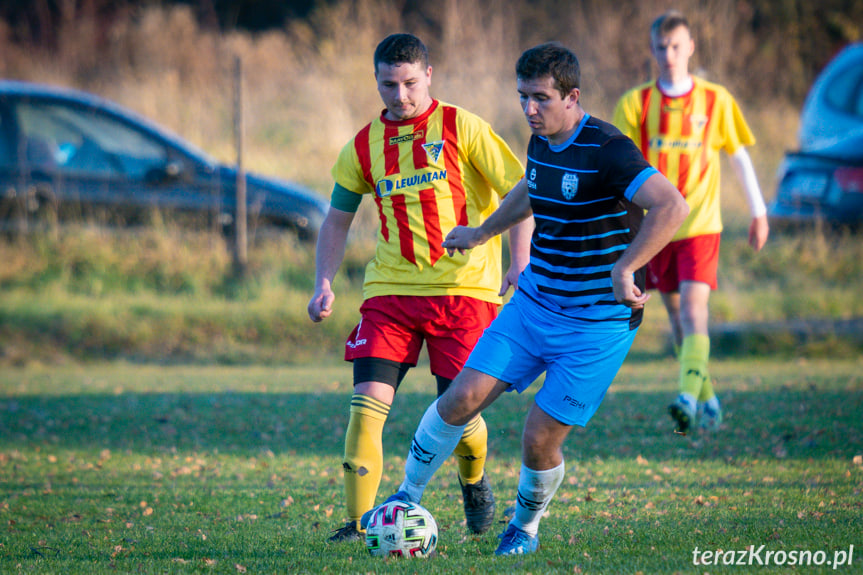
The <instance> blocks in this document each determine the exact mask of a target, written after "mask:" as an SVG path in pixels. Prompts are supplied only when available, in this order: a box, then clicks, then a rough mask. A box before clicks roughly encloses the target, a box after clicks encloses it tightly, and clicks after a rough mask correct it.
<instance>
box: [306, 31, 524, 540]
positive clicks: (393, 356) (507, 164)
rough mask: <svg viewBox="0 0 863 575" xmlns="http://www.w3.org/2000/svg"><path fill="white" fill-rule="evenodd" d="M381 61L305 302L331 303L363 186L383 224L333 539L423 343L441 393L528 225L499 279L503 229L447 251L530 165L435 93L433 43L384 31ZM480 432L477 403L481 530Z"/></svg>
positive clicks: (497, 299)
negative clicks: (371, 112) (371, 110)
mask: <svg viewBox="0 0 863 575" xmlns="http://www.w3.org/2000/svg"><path fill="white" fill-rule="evenodd" d="M374 65H375V78H376V79H377V86H378V92H379V94H380V96H381V99H382V100H383V102H384V104H385V105H386V109H385V110H383V111H382V112H381V114H380V116H379V117H378V118H376V119H375V120H373V121H372V122H371V123H369V124H368V125H367V126H365V127H364V128H363V129H362V130H360V131H359V133H358V134H357V135H356V136H355V137H354V138H353V139H352V140H351V141H350V142H348V144H347V145H346V146H345V147H344V148H343V149H342V151H341V153H340V154H339V158H338V160H337V161H336V164H335V166H334V167H333V178H334V179H335V187H334V189H333V194H332V199H331V201H330V204H331V205H330V210H329V212H328V214H327V217H326V219H325V221H324V223H323V226H322V228H321V231H320V234H319V238H318V246H317V258H316V267H317V272H316V277H315V294H314V296H312V299H311V300H310V301H309V305H308V312H309V317H310V318H311V319H312V321H316V322H317V321H321V320H323V319H325V318H326V317H328V316H329V315H330V313H331V311H332V306H333V301H334V300H335V295H334V293H333V289H332V281H333V278H334V277H335V275H336V272H337V271H338V268H339V266H340V265H341V262H342V260H343V258H344V252H345V245H346V242H347V235H348V231H349V229H350V226H351V223H352V222H353V219H354V214H355V212H356V210H357V208H358V206H359V204H360V201H361V200H362V198H363V196H365V195H370V196H372V197H373V198H374V201H375V203H376V205H377V210H378V215H379V217H380V229H379V232H378V238H377V245H376V250H375V256H374V259H372V261H371V262H369V264H368V266H367V267H366V273H365V282H364V285H363V298H364V302H363V304H362V306H361V308H360V312H361V319H360V323H359V324H358V325H357V326H356V327H355V328H354V330H353V332H352V333H351V334H350V336H349V337H348V340H347V342H346V345H345V359H346V360H348V361H351V362H353V370H354V394H353V396H352V398H351V407H350V420H349V423H348V429H347V433H346V437H345V458H344V463H343V467H344V480H345V496H346V504H347V513H348V521H347V523H346V524H345V526H344V527H341V528H339V529H337V530H336V531H335V532H334V533H333V535H332V536H331V537H330V541H334V542H335V541H345V540H354V539H360V538H361V537H362V536H363V534H362V531H361V528H360V525H359V519H360V517H361V516H362V515H363V513H365V512H366V511H368V510H370V509H372V507H373V506H374V503H375V496H376V494H377V490H378V486H379V484H380V479H381V475H382V467H383V451H382V435H383V427H384V423H385V422H386V419H387V416H388V414H389V410H390V406H391V405H392V402H393V398H394V396H395V393H396V390H397V389H398V386H399V384H400V383H401V381H402V379H403V378H404V376H405V374H406V373H407V371H408V369H409V368H410V367H413V366H415V365H416V363H417V359H418V355H419V351H420V348H421V347H422V344H423V342H424V341H425V343H426V349H427V351H428V356H429V363H430V368H431V372H432V374H434V376H435V378H436V380H437V393H438V395H440V394H442V393H443V391H444V390H445V389H446V388H447V386H449V384H450V382H451V381H452V379H453V378H454V377H455V376H456V375H457V374H458V372H459V371H460V370H461V367H462V365H463V364H464V362H465V360H466V359H467V357H468V355H469V353H470V351H471V350H472V349H473V346H474V344H475V343H476V341H477V339H479V336H480V335H481V334H482V331H483V330H484V329H485V328H486V326H488V324H489V323H491V321H492V319H494V317H495V316H496V315H497V308H498V305H499V304H500V303H501V302H502V299H501V296H502V295H503V294H505V293H506V291H507V290H508V288H509V286H511V285H512V286H516V283H517V277H518V274H519V273H520V272H521V270H522V269H524V267H525V266H526V265H527V261H528V259H529V257H530V254H529V250H530V234H531V232H532V230H533V224H532V221H530V220H527V221H525V222H523V224H521V225H520V226H519V227H518V228H516V229H514V231H512V232H511V233H510V251H511V267H510V269H509V271H508V272H507V273H506V275H505V276H503V279H502V264H501V242H500V241H495V242H489V243H488V244H487V245H486V246H483V249H475V250H472V251H471V252H470V253H468V254H464V255H459V256H457V257H442V256H444V249H443V246H442V245H441V244H442V242H443V238H444V237H445V235H446V234H447V233H448V232H449V231H450V230H451V229H453V228H454V227H456V226H458V225H463V226H477V225H479V224H480V223H482V222H483V221H484V220H485V218H486V217H488V215H490V214H491V213H492V212H494V211H495V209H496V208H497V206H498V205H499V203H500V199H501V197H503V196H504V195H506V193H507V192H508V191H509V190H510V189H512V188H513V187H514V186H515V184H516V183H517V182H519V180H521V179H522V177H523V176H524V169H523V167H522V165H521V163H520V162H519V161H518V159H517V158H516V156H515V155H514V154H513V152H512V150H510V148H509V146H507V144H506V143H505V142H504V141H503V139H501V138H500V137H499V136H498V135H497V134H495V133H494V131H492V129H491V127H490V126H489V125H488V123H487V122H485V121H484V120H482V119H481V118H479V117H478V116H476V115H474V114H471V113H469V112H467V111H465V110H463V109H461V108H459V107H457V106H453V105H450V104H446V103H444V102H441V101H439V100H436V99H434V98H432V96H431V94H430V92H429V89H430V86H431V76H432V68H431V66H429V64H428V51H427V49H426V47H425V45H424V44H423V43H422V41H420V40H419V39H418V38H417V37H415V36H413V35H410V34H393V35H391V36H388V37H387V38H385V39H384V40H383V41H381V43H380V44H379V45H378V46H377V49H376V50H375V56H374ZM486 440H487V429H486V425H485V421H484V420H483V419H482V417H481V416H478V417H476V418H475V419H474V420H473V421H471V423H470V424H469V425H468V426H467V428H466V429H465V432H464V435H463V436H462V439H461V442H460V444H459V447H458V449H456V451H455V453H456V455H457V456H458V468H459V481H460V483H461V485H462V495H463V497H464V509H465V516H466V519H467V526H468V528H469V529H470V530H471V531H473V532H476V533H481V532H483V531H486V530H487V529H488V528H489V527H491V523H492V521H493V519H494V509H495V506H494V497H493V494H492V490H491V485H490V484H489V481H488V478H487V477H486V476H485V473H484V467H485V457H486Z"/></svg>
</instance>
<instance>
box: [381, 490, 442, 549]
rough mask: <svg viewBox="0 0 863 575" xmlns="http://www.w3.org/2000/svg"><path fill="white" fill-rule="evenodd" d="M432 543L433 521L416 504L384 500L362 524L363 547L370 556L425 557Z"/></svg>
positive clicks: (435, 537) (423, 508) (435, 538)
mask: <svg viewBox="0 0 863 575" xmlns="http://www.w3.org/2000/svg"><path fill="white" fill-rule="evenodd" d="M436 546H437V523H436V522H435V520H434V517H432V514H431V513H429V512H428V510H427V509H426V508H425V507H422V506H420V505H418V504H417V503H410V502H408V501H390V502H389V503H384V504H383V505H381V506H380V507H378V508H377V509H375V510H374V513H372V516H371V518H370V519H369V524H368V525H367V526H366V547H367V548H368V550H369V553H371V554H372V555H373V556H374V557H390V556H396V557H428V556H429V554H431V552H432V551H434V549H435V547H436Z"/></svg>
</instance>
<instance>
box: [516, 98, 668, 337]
mask: <svg viewBox="0 0 863 575" xmlns="http://www.w3.org/2000/svg"><path fill="white" fill-rule="evenodd" d="M655 173H657V171H656V170H655V169H654V168H653V167H651V166H650V164H648V163H647V161H646V160H645V159H644V156H643V155H642V154H641V152H640V151H639V150H638V148H637V147H636V146H635V144H634V143H633V142H632V140H630V139H629V138H628V137H626V136H624V135H623V134H622V133H621V132H620V131H619V130H618V129H617V128H615V127H614V126H612V125H611V124H609V123H607V122H604V121H602V120H599V119H597V118H594V117H592V116H590V115H589V114H585V115H584V118H583V119H582V121H581V122H580V124H579V126H578V128H577V129H576V131H575V133H574V134H573V135H572V137H571V138H570V139H569V140H568V141H567V142H566V143H564V144H561V145H557V146H555V145H551V144H550V143H549V142H548V139H546V138H544V137H542V136H536V135H534V136H532V137H531V139H530V143H529V144H528V150H527V170H526V175H525V178H526V180H527V185H528V190H529V193H530V205H531V208H532V209H533V217H534V220H535V222H536V228H535V230H534V233H533V238H532V240H531V252H530V265H528V266H527V268H525V271H524V272H523V274H522V277H521V278H520V279H519V289H520V290H523V291H524V295H527V296H529V297H531V298H532V299H534V300H535V301H536V302H537V303H539V304H540V305H542V306H543V307H545V308H547V309H549V310H551V311H554V312H556V313H559V314H562V315H563V316H566V317H568V318H571V319H575V320H580V321H585V322H591V323H592V324H596V327H597V328H599V329H608V330H611V331H618V330H628V329H634V328H636V327H638V325H639V324H640V323H641V318H642V313H643V311H642V310H641V309H634V310H633V309H630V308H628V307H626V306H624V305H622V304H619V303H618V302H617V301H616V300H615V299H614V293H613V290H612V285H611V269H612V267H613V266H614V264H615V262H616V261H617V260H618V258H619V257H620V254H621V253H622V252H623V251H624V250H625V249H626V248H627V247H628V246H629V244H630V243H631V242H632V239H633V238H634V237H635V235H636V234H637V233H638V229H639V226H640V225H641V221H642V219H643V218H644V210H643V209H642V208H640V207H638V206H637V205H635V204H634V203H633V202H632V198H633V196H634V195H635V193H636V192H637V191H638V189H639V188H640V187H641V185H642V184H643V183H644V181H645V180H647V178H649V177H650V176H652V175H653V174H655ZM644 280H645V272H644V270H643V269H642V270H639V272H638V273H636V278H635V281H636V285H637V286H638V287H639V288H641V289H642V290H644V289H645V286H644Z"/></svg>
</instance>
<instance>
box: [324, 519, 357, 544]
mask: <svg viewBox="0 0 863 575" xmlns="http://www.w3.org/2000/svg"><path fill="white" fill-rule="evenodd" d="M365 538H366V534H365V533H363V532H362V531H360V530H359V529H357V522H356V521H348V522H347V523H345V526H344V527H339V528H338V529H336V530H334V531H332V535H330V537H329V538H328V539H327V541H329V542H330V543H343V542H345V541H362V540H363V539H365Z"/></svg>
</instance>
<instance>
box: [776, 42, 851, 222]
mask: <svg viewBox="0 0 863 575" xmlns="http://www.w3.org/2000/svg"><path fill="white" fill-rule="evenodd" d="M798 140H799V143H800V149H799V150H797V151H794V152H788V153H787V154H785V157H784V158H783V160H782V163H781V164H780V166H779V171H778V177H777V181H778V185H777V189H776V197H775V199H774V200H773V201H772V202H771V203H770V205H769V206H768V210H767V215H768V218H769V219H770V221H771V225H774V226H776V227H779V228H783V227H784V228H787V227H797V226H800V225H813V224H816V223H820V224H824V225H825V226H826V227H829V228H847V229H859V228H861V225H863V43H856V44H850V45H849V46H847V47H845V48H844V49H843V50H842V51H841V52H840V53H839V54H838V55H837V56H836V57H835V58H834V59H833V60H832V61H831V62H830V63H829V64H828V65H827V66H826V67H825V68H824V70H823V71H822V72H821V74H820V75H819V76H818V78H817V79H816V81H815V83H814V84H813V85H812V88H811V89H810V91H809V94H808V95H807V97H806V101H805V103H804V105H803V110H802V112H801V115H800V130H799V132H798Z"/></svg>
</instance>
